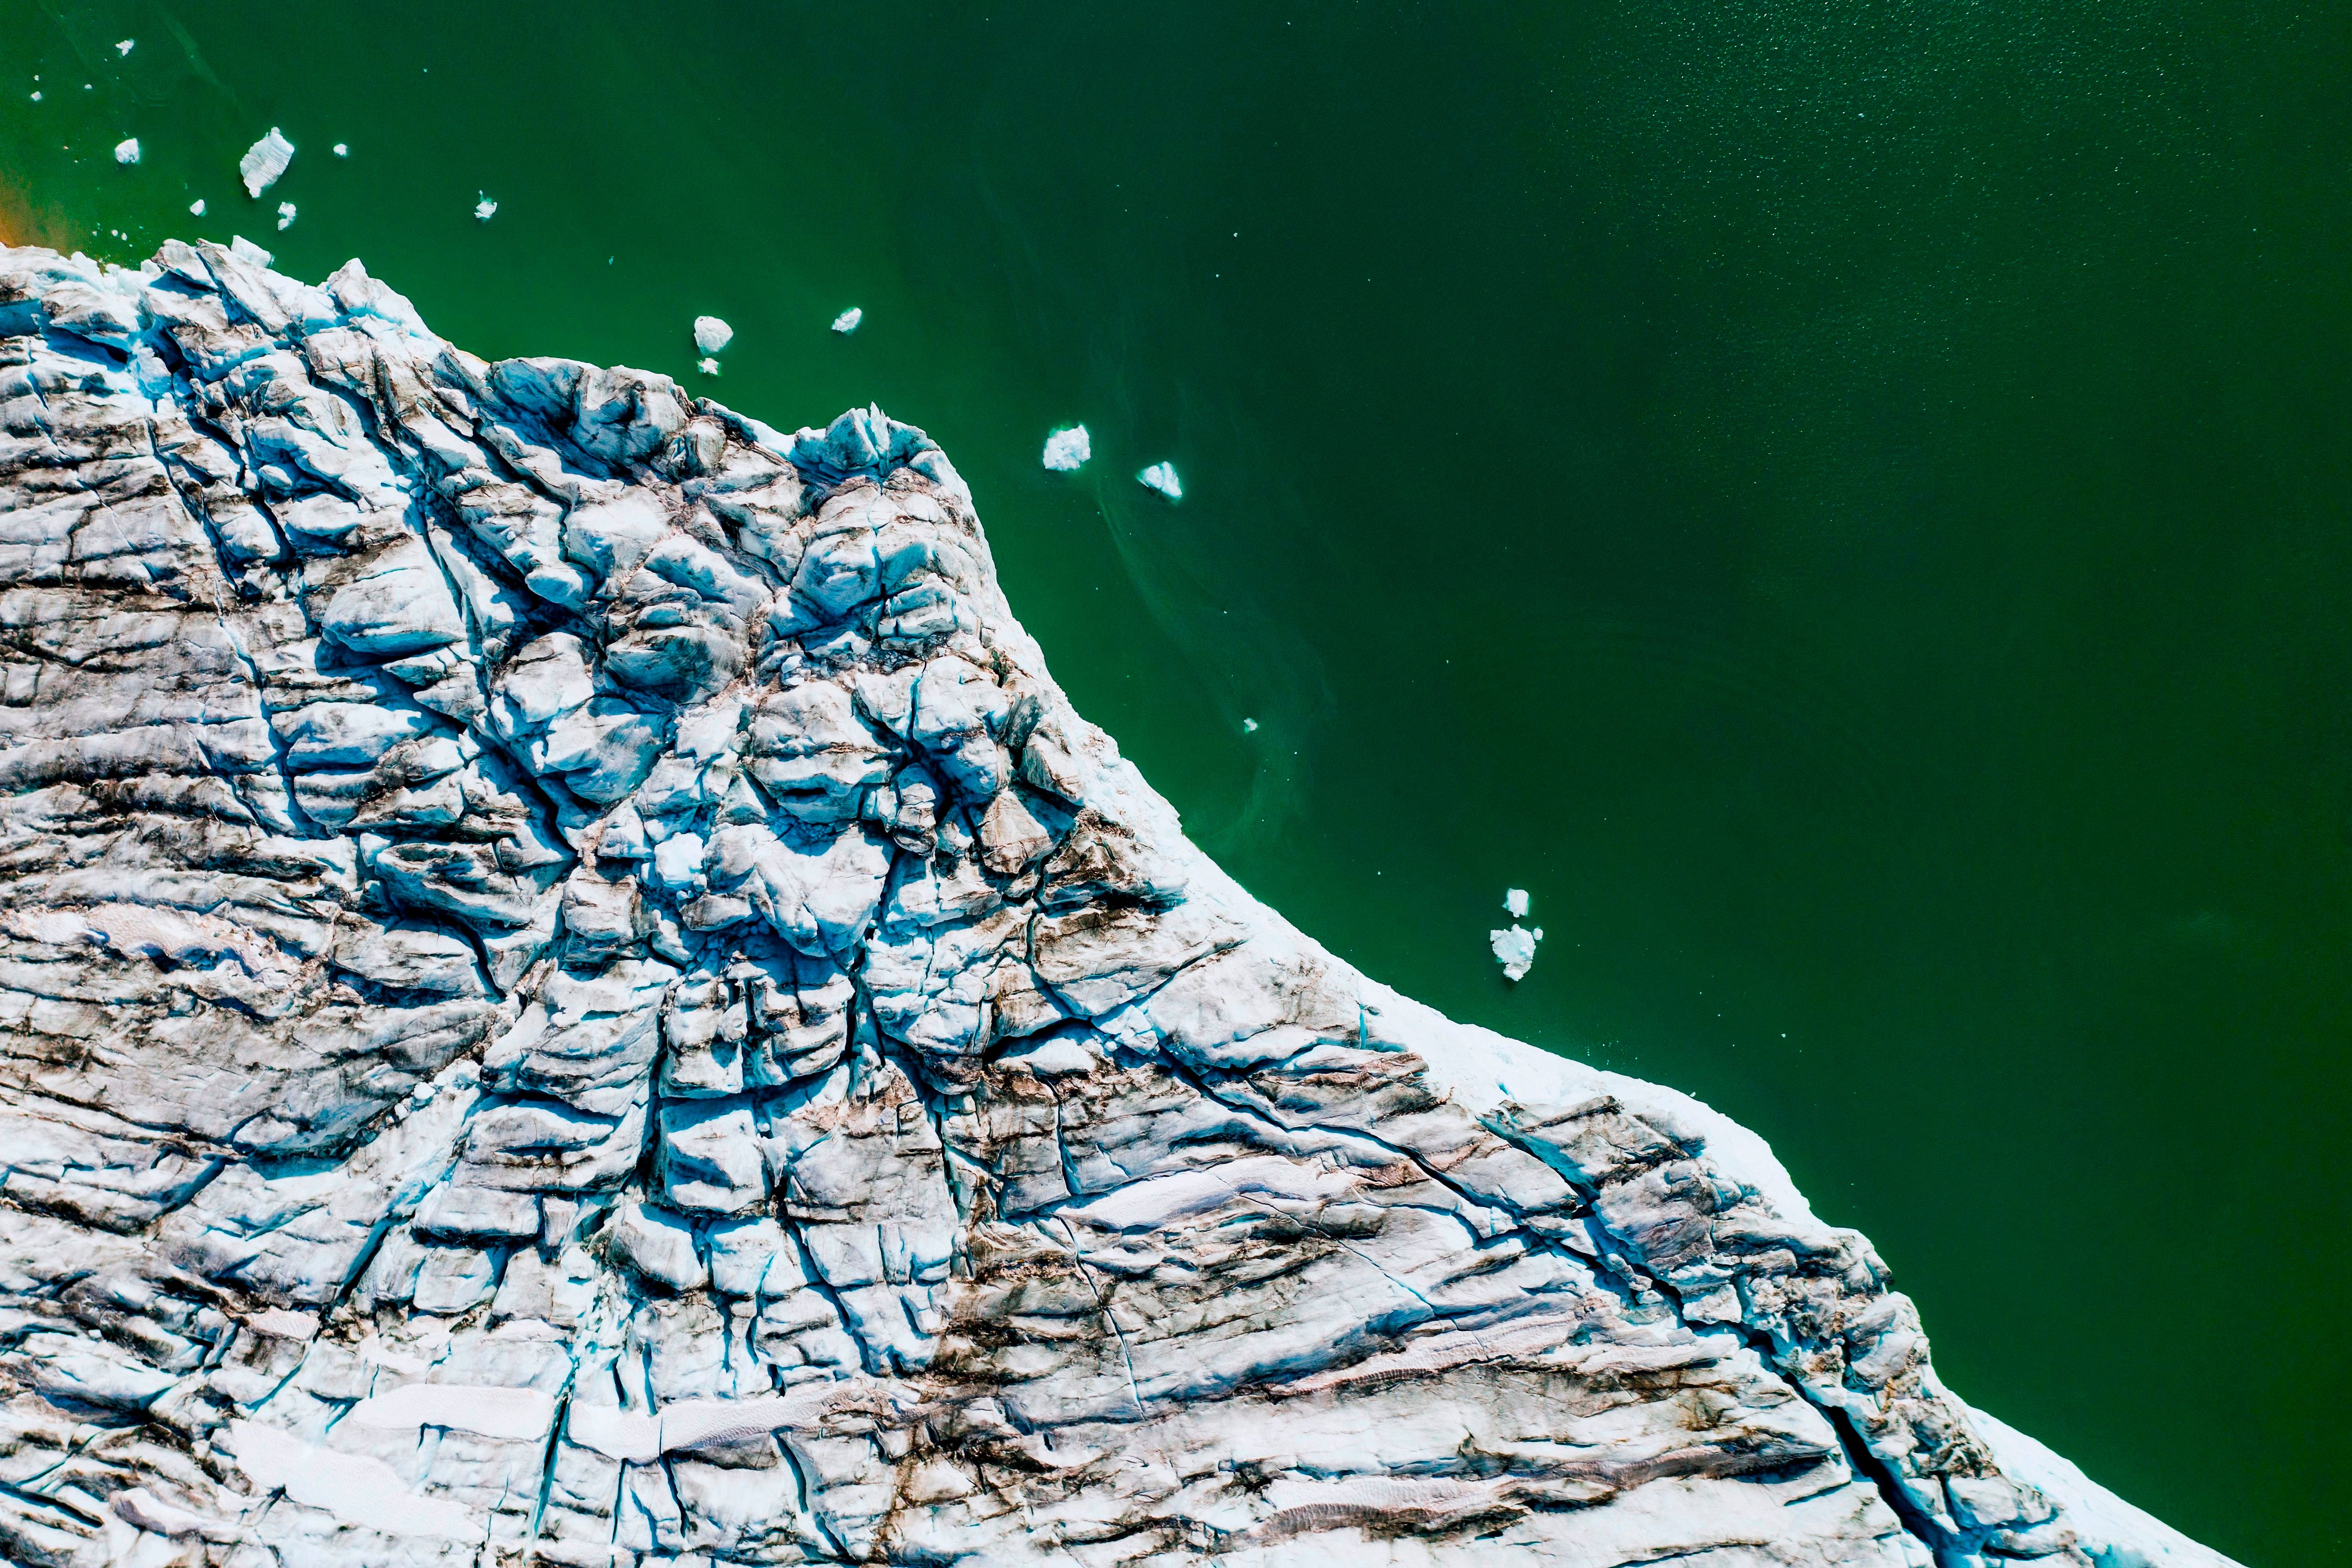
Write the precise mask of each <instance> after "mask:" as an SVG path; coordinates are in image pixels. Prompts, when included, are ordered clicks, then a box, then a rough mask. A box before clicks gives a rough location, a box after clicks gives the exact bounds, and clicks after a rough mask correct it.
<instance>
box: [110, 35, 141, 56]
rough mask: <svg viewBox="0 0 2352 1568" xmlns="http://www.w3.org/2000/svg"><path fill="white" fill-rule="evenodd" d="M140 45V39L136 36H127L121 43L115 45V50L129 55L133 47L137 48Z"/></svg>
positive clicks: (119, 53)
mask: <svg viewBox="0 0 2352 1568" xmlns="http://www.w3.org/2000/svg"><path fill="white" fill-rule="evenodd" d="M138 45H139V40H138V39H136V38H125V39H123V40H122V41H121V43H119V44H117V45H115V46H114V52H115V53H116V54H118V55H127V54H129V53H130V52H131V50H132V49H134V48H136V47H138Z"/></svg>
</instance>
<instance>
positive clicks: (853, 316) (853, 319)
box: [833, 305, 866, 332]
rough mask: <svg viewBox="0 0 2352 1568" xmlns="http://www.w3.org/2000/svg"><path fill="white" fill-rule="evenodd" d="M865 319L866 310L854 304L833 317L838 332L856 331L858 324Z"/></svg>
mask: <svg viewBox="0 0 2352 1568" xmlns="http://www.w3.org/2000/svg"><path fill="white" fill-rule="evenodd" d="M865 319H866V312H865V311H864V310H863V309H861V308H858V307H857V306H855V305H853V306H851V307H850V308H848V309H846V310H845V311H843V312H842V313H841V314H840V315H838V316H835V318H834V319H833V329H834V330H835V331H836V332H855V331H856V330H857V324H858V323H859V322H860V321H863V320H865Z"/></svg>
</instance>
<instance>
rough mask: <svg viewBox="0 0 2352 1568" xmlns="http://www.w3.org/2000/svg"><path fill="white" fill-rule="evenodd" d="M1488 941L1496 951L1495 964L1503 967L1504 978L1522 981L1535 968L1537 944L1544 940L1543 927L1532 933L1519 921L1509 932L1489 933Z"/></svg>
mask: <svg viewBox="0 0 2352 1568" xmlns="http://www.w3.org/2000/svg"><path fill="white" fill-rule="evenodd" d="M1486 940H1487V942H1488V944H1489V945H1490V946H1493V948H1494V949H1495V962H1496V963H1497V964H1500V965H1501V966H1503V978H1505V979H1507V980H1521V979H1525V978H1526V977H1527V973H1528V970H1529V969H1530V968H1532V967H1534V966H1535V961H1536V944H1537V943H1538V942H1540V941H1542V940H1543V927H1542V926H1540V925H1538V926H1537V927H1536V928H1535V929H1534V930H1532V931H1530V930H1528V929H1527V928H1526V927H1525V926H1523V925H1519V924H1518V923H1517V921H1514V922H1512V923H1511V928H1510V929H1509V930H1507V931H1489V932H1487V933H1486Z"/></svg>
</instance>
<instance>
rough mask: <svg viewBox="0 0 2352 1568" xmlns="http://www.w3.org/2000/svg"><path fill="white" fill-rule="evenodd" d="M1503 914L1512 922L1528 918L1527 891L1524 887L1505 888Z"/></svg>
mask: <svg viewBox="0 0 2352 1568" xmlns="http://www.w3.org/2000/svg"><path fill="white" fill-rule="evenodd" d="M1503 913H1504V914H1506V915H1509V916H1510V917H1511V918H1512V919H1514V920H1525V919H1526V918H1527V917H1528V890H1527V889H1526V888H1524V887H1507V888H1505V889H1504V890H1503Z"/></svg>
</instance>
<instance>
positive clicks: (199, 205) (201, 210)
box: [188, 196, 205, 217]
mask: <svg viewBox="0 0 2352 1568" xmlns="http://www.w3.org/2000/svg"><path fill="white" fill-rule="evenodd" d="M188 211H189V212H190V213H192V214H194V215H196V216H197V217H203V216H204V215H205V199H204V198H203V197H202V196H198V197H197V198H196V199H195V200H194V201H193V202H190V203H189V204H188Z"/></svg>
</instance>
